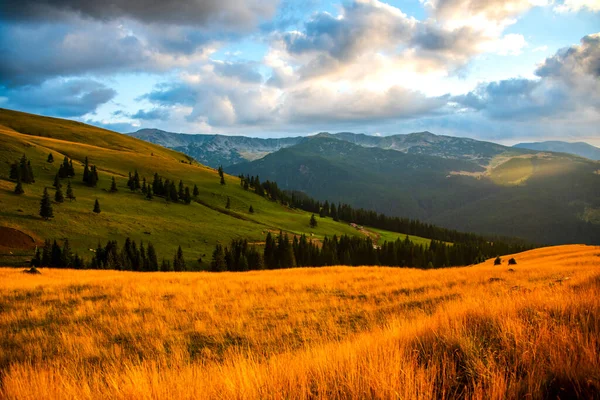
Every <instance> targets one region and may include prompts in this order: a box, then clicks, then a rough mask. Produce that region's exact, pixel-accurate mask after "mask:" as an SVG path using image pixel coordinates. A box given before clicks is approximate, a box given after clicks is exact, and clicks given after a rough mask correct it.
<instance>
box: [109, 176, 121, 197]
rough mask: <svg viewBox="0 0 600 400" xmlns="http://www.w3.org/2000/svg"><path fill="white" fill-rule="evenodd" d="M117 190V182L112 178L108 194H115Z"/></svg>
mask: <svg viewBox="0 0 600 400" xmlns="http://www.w3.org/2000/svg"><path fill="white" fill-rule="evenodd" d="M118 190H119V189H117V181H115V177H114V176H113V177H112V183H111V184H110V192H111V193H115V192H117V191H118Z"/></svg>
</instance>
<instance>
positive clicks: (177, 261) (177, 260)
mask: <svg viewBox="0 0 600 400" xmlns="http://www.w3.org/2000/svg"><path fill="white" fill-rule="evenodd" d="M173 269H174V270H175V271H177V272H181V271H185V260H184V258H183V251H182V250H181V246H179V248H178V249H177V252H176V253H175V257H174V258H173Z"/></svg>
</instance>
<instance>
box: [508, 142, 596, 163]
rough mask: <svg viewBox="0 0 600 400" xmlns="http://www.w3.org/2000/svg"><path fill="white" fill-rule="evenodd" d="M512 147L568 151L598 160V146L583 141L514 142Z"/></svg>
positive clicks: (559, 151) (558, 151)
mask: <svg viewBox="0 0 600 400" xmlns="http://www.w3.org/2000/svg"><path fill="white" fill-rule="evenodd" d="M513 147H516V148H520V149H530V150H537V151H553V152H557V153H568V154H574V155H577V156H581V157H585V158H589V159H590V160H596V161H598V160H600V148H598V147H595V146H592V145H591V144H588V143H585V142H575V143H570V142H561V141H548V142H534V143H519V144H515V145H514V146H513Z"/></svg>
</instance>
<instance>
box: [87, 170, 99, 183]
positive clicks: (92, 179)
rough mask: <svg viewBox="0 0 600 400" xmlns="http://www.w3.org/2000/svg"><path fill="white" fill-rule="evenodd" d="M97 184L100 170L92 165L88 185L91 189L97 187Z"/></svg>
mask: <svg viewBox="0 0 600 400" xmlns="http://www.w3.org/2000/svg"><path fill="white" fill-rule="evenodd" d="M97 183H98V169H97V168H96V166H95V165H92V168H91V169H90V173H89V176H88V185H89V186H91V187H96V184H97Z"/></svg>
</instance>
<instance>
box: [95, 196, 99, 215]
mask: <svg viewBox="0 0 600 400" xmlns="http://www.w3.org/2000/svg"><path fill="white" fill-rule="evenodd" d="M94 212H95V213H96V214H100V203H99V202H98V199H96V202H95V203H94Z"/></svg>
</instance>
